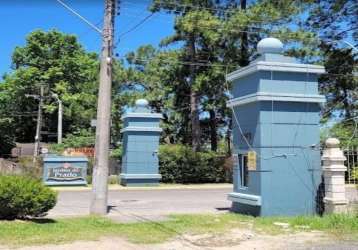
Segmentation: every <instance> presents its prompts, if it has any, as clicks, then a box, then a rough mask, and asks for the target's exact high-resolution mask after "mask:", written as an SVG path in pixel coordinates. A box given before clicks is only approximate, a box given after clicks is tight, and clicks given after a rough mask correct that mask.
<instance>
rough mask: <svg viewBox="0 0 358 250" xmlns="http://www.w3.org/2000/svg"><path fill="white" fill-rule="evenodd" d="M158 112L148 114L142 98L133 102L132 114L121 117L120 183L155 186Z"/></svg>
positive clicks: (157, 169) (158, 135) (157, 168)
mask: <svg viewBox="0 0 358 250" xmlns="http://www.w3.org/2000/svg"><path fill="white" fill-rule="evenodd" d="M160 119H161V115H160V114H156V113H151V112H150V109H149V107H148V103H147V102H146V101H145V100H141V101H137V102H136V107H135V108H134V112H133V113H128V114H126V115H125V116H124V128H123V130H122V132H123V155H122V170H121V175H120V177H119V178H120V182H121V185H123V186H153V185H158V183H159V180H160V179H161V176H160V175H159V161H158V148H159V137H160V132H161V129H160V128H159V123H160Z"/></svg>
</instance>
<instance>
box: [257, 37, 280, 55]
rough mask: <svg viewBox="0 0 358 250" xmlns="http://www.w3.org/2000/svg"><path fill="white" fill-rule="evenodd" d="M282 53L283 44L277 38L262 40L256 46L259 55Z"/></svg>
mask: <svg viewBox="0 0 358 250" xmlns="http://www.w3.org/2000/svg"><path fill="white" fill-rule="evenodd" d="M282 51H283V44H282V42H281V41H280V40H278V39H277V38H273V37H268V38H264V39H262V40H261V41H260V42H259V43H258V44H257V52H258V53H260V54H265V53H273V54H281V53H282Z"/></svg>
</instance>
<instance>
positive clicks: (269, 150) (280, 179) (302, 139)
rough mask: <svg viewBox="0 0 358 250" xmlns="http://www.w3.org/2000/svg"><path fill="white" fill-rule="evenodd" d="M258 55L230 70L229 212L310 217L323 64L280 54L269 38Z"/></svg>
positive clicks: (317, 169)
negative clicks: (231, 166) (231, 184)
mask: <svg viewBox="0 0 358 250" xmlns="http://www.w3.org/2000/svg"><path fill="white" fill-rule="evenodd" d="M257 49H258V53H259V54H260V57H259V58H258V59H257V60H255V61H253V62H252V63H251V64H250V65H248V66H246V67H243V68H240V69H238V70H236V71H234V72H232V73H230V74H228V75H227V79H228V81H231V82H232V94H233V99H231V100H230V101H228V103H227V105H228V106H229V107H231V108H232V109H233V120H234V121H233V124H234V126H233V142H234V156H235V158H236V159H237V161H236V163H235V166H234V190H233V192H232V193H230V194H229V195H228V199H229V200H231V201H232V210H233V211H236V212H240V213H245V214H252V215H259V216H271V215H283V216H290V215H310V214H315V213H316V211H317V209H318V208H319V205H320V203H319V201H318V191H319V190H318V189H319V186H320V183H321V164H320V151H319V120H320V117H319V112H320V105H321V104H322V103H324V102H325V97H324V96H322V95H319V93H318V83H317V78H318V76H319V74H322V73H324V72H325V71H324V67H322V66H318V65H310V64H300V63H297V62H296V61H295V59H294V58H291V57H287V56H284V55H282V51H283V44H282V43H281V42H280V41H279V40H277V39H275V38H266V39H263V40H261V41H260V42H259V43H258V45H257Z"/></svg>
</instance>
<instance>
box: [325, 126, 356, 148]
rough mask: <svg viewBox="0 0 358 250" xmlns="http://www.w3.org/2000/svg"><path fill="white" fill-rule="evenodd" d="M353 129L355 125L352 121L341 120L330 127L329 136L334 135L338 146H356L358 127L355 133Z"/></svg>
mask: <svg viewBox="0 0 358 250" xmlns="http://www.w3.org/2000/svg"><path fill="white" fill-rule="evenodd" d="M354 130H355V125H354V124H353V123H348V122H343V123H337V124H336V125H334V126H333V127H332V128H331V129H330V137H335V138H337V139H339V141H340V142H341V143H340V147H341V148H347V147H354V148H356V147H358V137H357V134H358V128H357V130H356V131H355V135H353V133H354Z"/></svg>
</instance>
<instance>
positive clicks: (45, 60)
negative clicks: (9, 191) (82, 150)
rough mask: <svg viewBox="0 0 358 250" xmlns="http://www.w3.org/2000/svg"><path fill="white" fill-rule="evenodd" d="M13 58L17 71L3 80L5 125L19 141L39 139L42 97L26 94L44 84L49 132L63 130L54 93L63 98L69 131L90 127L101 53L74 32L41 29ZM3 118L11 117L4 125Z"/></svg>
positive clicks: (1, 113) (0, 114) (0, 102)
mask: <svg viewBox="0 0 358 250" xmlns="http://www.w3.org/2000/svg"><path fill="white" fill-rule="evenodd" d="M12 59H13V69H14V70H13V71H12V72H11V73H9V74H6V75H5V77H4V80H3V82H2V83H1V84H0V107H1V111H0V127H1V129H3V127H6V126H9V130H11V131H12V133H11V134H10V135H11V136H12V137H16V138H17V141H21V142H30V141H33V137H34V134H35V128H36V126H35V124H36V119H35V118H36V115H35V114H36V111H37V109H38V100H36V99H34V98H31V97H25V95H26V94H32V95H38V94H39V89H40V85H44V87H45V88H44V89H45V96H47V97H48V98H46V99H45V105H44V123H45V124H44V127H45V128H47V129H48V131H49V132H54V131H56V129H57V106H58V105H57V103H56V101H55V100H54V99H53V98H51V95H52V93H56V94H57V95H58V96H59V98H60V99H61V100H62V102H63V107H64V110H63V111H64V115H63V130H64V134H67V133H73V132H75V131H76V130H78V129H79V128H82V129H86V128H90V121H91V119H93V118H94V117H95V114H96V101H97V89H98V87H97V85H98V84H97V77H98V72H99V62H98V59H97V55H96V54H94V53H87V52H86V51H85V50H84V49H83V47H82V46H81V45H80V44H79V43H78V41H77V38H76V37H75V36H73V35H68V34H64V33H61V32H58V31H56V30H51V31H49V32H45V31H40V30H37V31H33V32H31V33H30V34H29V35H28V36H27V38H26V44H25V45H24V46H22V47H16V48H15V50H14V53H13V55H12ZM14 114H15V115H14ZM13 115H14V116H13ZM2 117H4V119H5V118H6V119H8V120H9V121H7V123H6V124H3V125H2V123H1V119H2ZM5 125H6V126H5Z"/></svg>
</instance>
